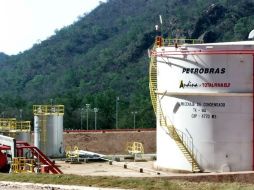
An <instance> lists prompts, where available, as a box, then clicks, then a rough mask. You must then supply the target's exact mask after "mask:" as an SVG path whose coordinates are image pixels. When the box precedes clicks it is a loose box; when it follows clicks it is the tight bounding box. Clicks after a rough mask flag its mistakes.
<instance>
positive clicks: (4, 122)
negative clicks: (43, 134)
mask: <svg viewBox="0 0 254 190" xmlns="http://www.w3.org/2000/svg"><path fill="white" fill-rule="evenodd" d="M0 133H1V134H2V135H6V136H10V137H13V138H15V139H16V140H19V141H26V142H30V140H31V122H30V121H18V120H17V119H16V118H0Z"/></svg>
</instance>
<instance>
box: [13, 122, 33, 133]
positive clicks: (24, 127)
mask: <svg viewBox="0 0 254 190" xmlns="http://www.w3.org/2000/svg"><path fill="white" fill-rule="evenodd" d="M16 130H19V131H31V121H17V122H16Z"/></svg>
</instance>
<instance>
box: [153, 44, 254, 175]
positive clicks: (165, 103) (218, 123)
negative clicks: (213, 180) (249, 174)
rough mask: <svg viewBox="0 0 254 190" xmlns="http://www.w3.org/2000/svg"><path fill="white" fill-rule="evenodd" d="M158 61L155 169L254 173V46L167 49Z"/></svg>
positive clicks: (158, 55) (159, 53)
mask: <svg viewBox="0 0 254 190" xmlns="http://www.w3.org/2000/svg"><path fill="white" fill-rule="evenodd" d="M153 55H154V56H156V63H155V64H154V65H153V66H152V67H154V68H153V69H155V70H154V71H152V73H151V71H150V75H151V74H152V75H157V81H155V82H156V83H157V84H155V85H154V86H156V85H157V86H156V87H157V90H155V87H154V89H152V91H153V90H154V91H156V92H154V93H155V94H156V95H157V108H156V109H157V161H156V166H157V167H158V168H168V169H174V170H187V171H194V169H193V165H192V164H193V163H194V162H196V163H197V165H198V167H199V169H200V170H201V171H244V170H253V165H254V161H253V159H254V158H253V150H254V149H253V129H254V126H253V61H254V41H242V42H225V43H212V44H182V45H175V46H167V47H166V46H162V47H158V48H156V51H155V52H153ZM151 77H153V76H150V83H151ZM150 89H151V87H150ZM165 123H166V124H165ZM167 126H169V127H167ZM170 126H171V128H170ZM172 126H173V128H172ZM172 131H176V132H177V135H174V134H175V133H174V132H172ZM173 133H174V134H173Z"/></svg>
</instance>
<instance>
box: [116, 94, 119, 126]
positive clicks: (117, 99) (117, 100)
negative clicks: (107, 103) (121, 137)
mask: <svg viewBox="0 0 254 190" xmlns="http://www.w3.org/2000/svg"><path fill="white" fill-rule="evenodd" d="M118 107H119V96H117V97H116V129H118Z"/></svg>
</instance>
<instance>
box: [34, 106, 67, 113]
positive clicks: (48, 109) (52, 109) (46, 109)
mask: <svg viewBox="0 0 254 190" xmlns="http://www.w3.org/2000/svg"><path fill="white" fill-rule="evenodd" d="M33 113H34V115H54V114H56V115H63V114H64V105H33Z"/></svg>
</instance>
